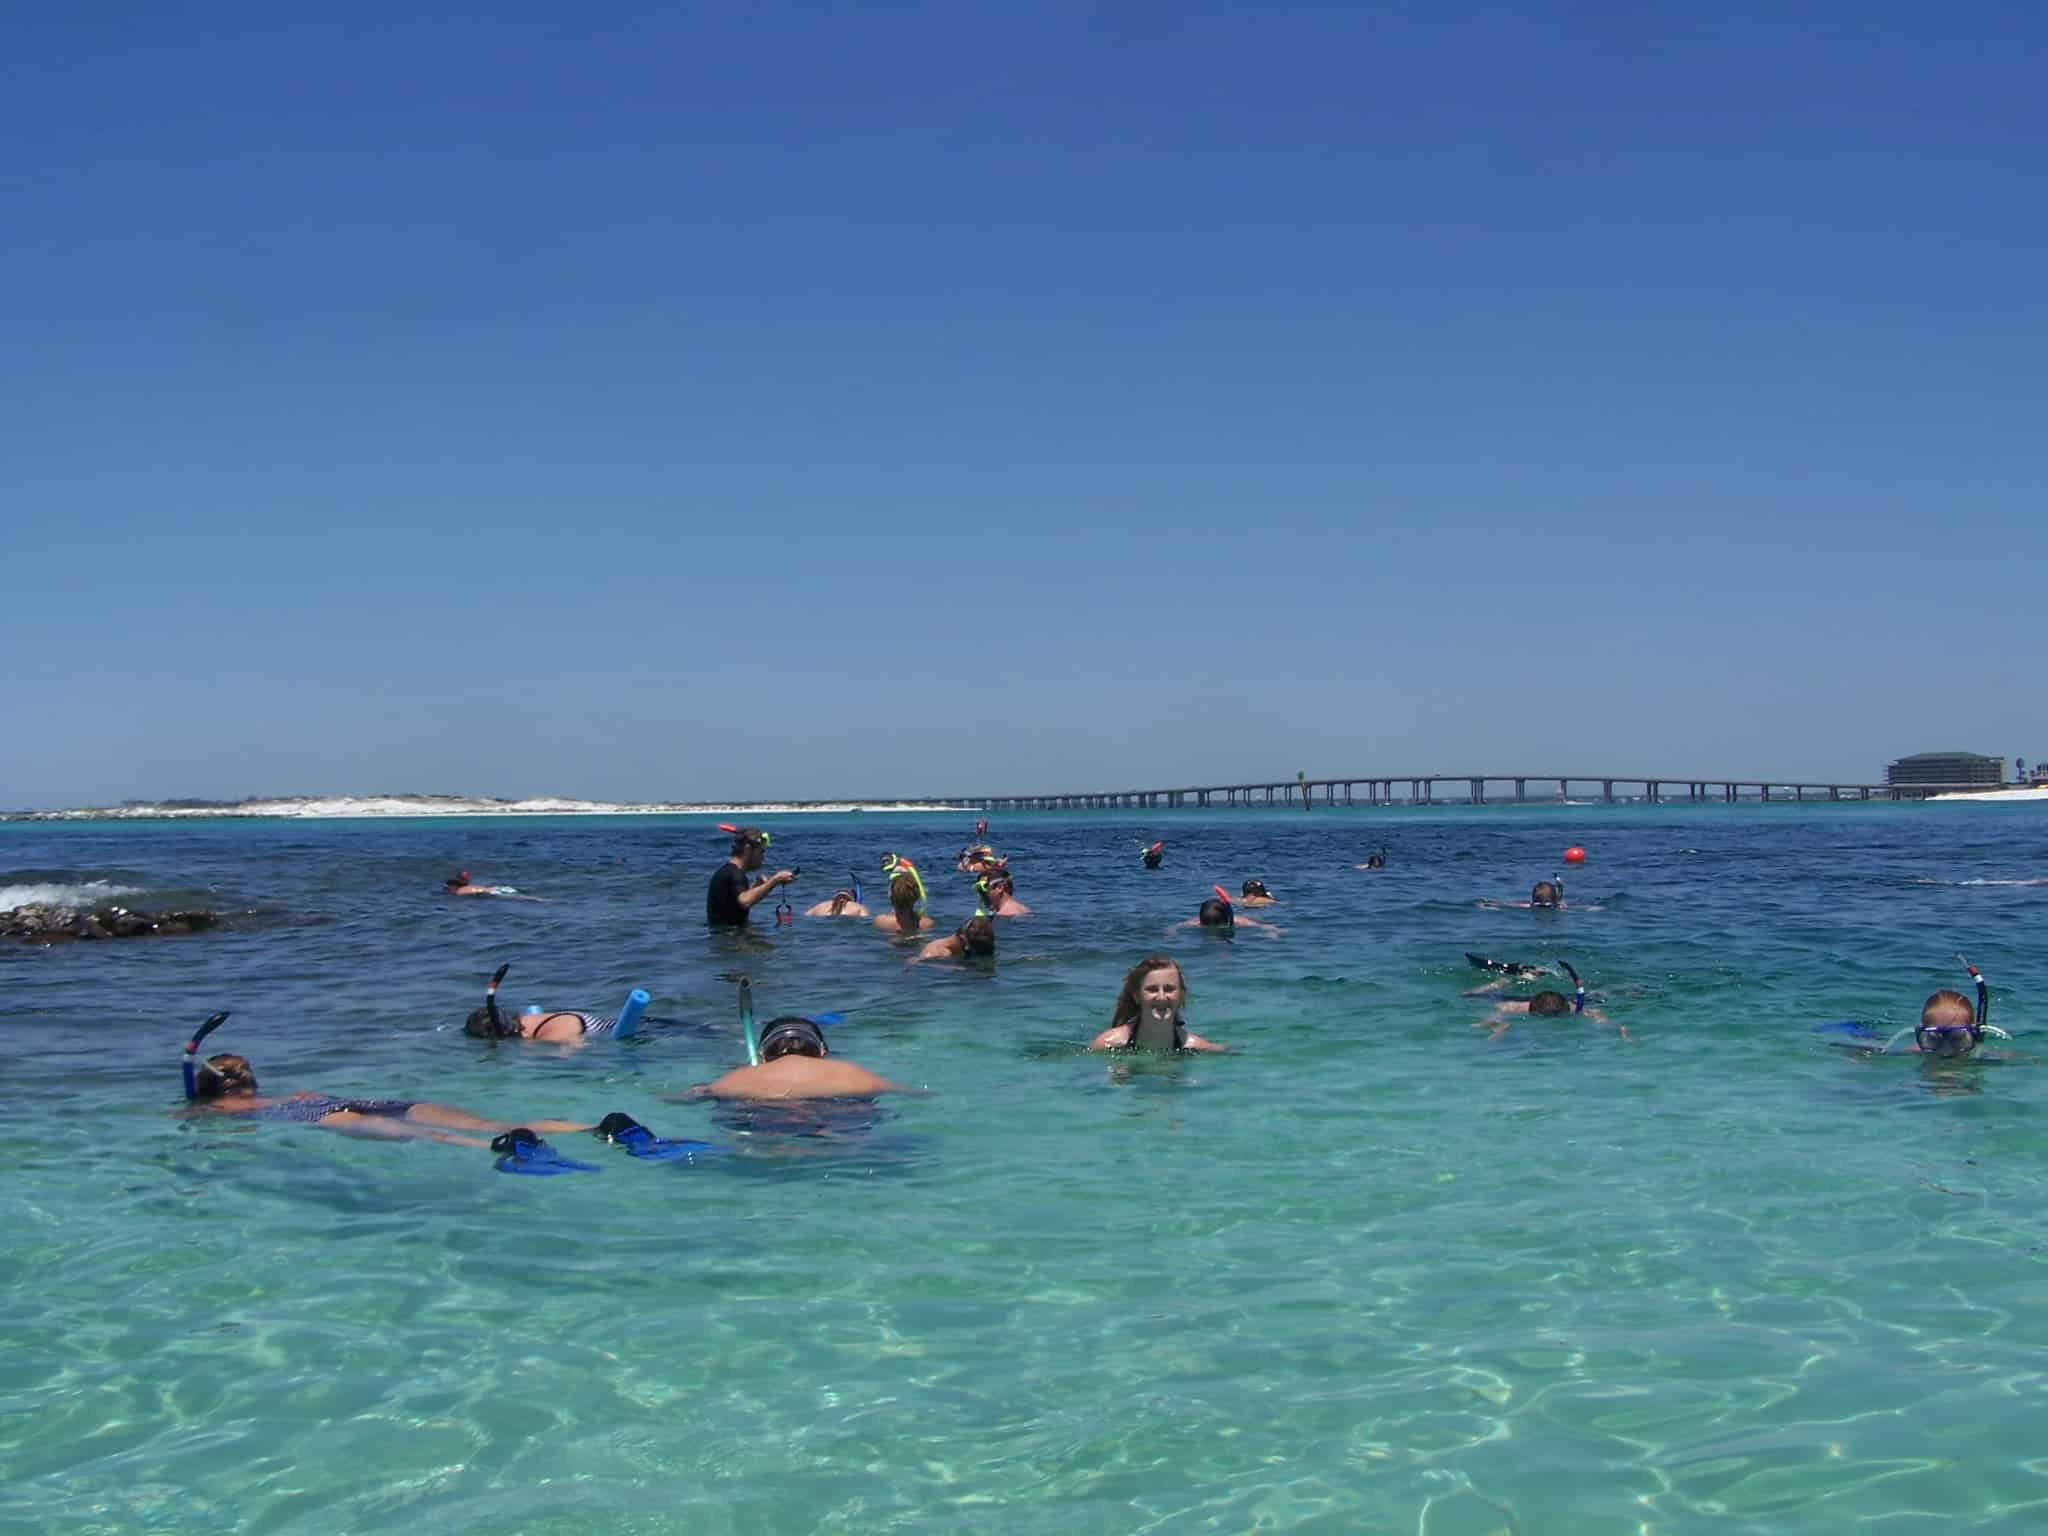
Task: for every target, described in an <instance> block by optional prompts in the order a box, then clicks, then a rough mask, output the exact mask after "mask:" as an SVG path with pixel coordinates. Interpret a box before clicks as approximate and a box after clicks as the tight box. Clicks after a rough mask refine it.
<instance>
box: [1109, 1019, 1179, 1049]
mask: <svg viewBox="0 0 2048 1536" xmlns="http://www.w3.org/2000/svg"><path fill="white" fill-rule="evenodd" d="M1190 1038H1192V1037H1190ZM1130 1043H1131V1026H1130V1025H1128V1024H1112V1025H1110V1027H1109V1028H1108V1029H1105V1030H1104V1031H1103V1032H1102V1033H1101V1034H1099V1035H1097V1036H1096V1037H1095V1038H1094V1039H1093V1040H1090V1041H1089V1042H1088V1049H1089V1050H1091V1051H1120V1050H1122V1049H1123V1048H1124V1047H1125V1046H1127V1045H1129V1044H1130Z"/></svg>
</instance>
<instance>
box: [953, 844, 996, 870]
mask: <svg viewBox="0 0 2048 1536" xmlns="http://www.w3.org/2000/svg"><path fill="white" fill-rule="evenodd" d="M1009 862H1010V861H1009V860H1008V859H1005V858H1000V857H998V856H997V854H996V851H995V849H993V848H991V847H989V846H988V845H987V844H986V843H981V844H978V845H976V846H975V847H972V848H962V849H961V850H960V852H959V855H958V856H957V857H956V858H955V859H954V860H953V867H954V868H955V869H957V870H959V871H960V873H961V874H963V875H986V874H992V873H994V872H995V871H996V870H999V869H1003V868H1005V867H1006V866H1007V865H1008V864H1009Z"/></svg>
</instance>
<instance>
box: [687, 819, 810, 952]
mask: <svg viewBox="0 0 2048 1536" xmlns="http://www.w3.org/2000/svg"><path fill="white" fill-rule="evenodd" d="M767 849H768V834H767V833H766V832H763V831H762V830H761V829H760V828H759V827H741V828H740V829H739V830H738V831H737V832H735V833H733V835H732V857H731V858H729V859H727V860H726V861H725V862H724V863H723V864H721V865H719V866H718V873H717V874H715V875H713V876H712V877H711V890H710V891H709V893H708V894H707V895H706V896H705V898H704V921H705V922H707V923H709V924H710V925H711V926H712V927H714V928H744V927H746V925H747V912H748V910H749V909H750V908H751V907H752V906H753V905H754V903H755V902H757V901H759V900H760V899H761V898H762V897H763V896H766V895H767V894H768V893H769V892H770V891H772V890H774V889H775V888H776V887H777V886H779V885H787V884H789V882H790V881H792V880H794V879H795V878H796V876H795V875H794V874H793V873H791V872H790V871H789V870H786V869H778V870H777V871H775V873H774V874H772V875H769V876H767V877H766V878H764V879H760V880H754V881H749V880H748V879H747V875H748V874H749V873H750V872H751V871H753V870H757V869H759V868H760V867H761V861H762V857H763V855H764V854H765V853H766V852H767Z"/></svg>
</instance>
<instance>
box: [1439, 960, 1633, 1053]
mask: <svg viewBox="0 0 2048 1536" xmlns="http://www.w3.org/2000/svg"><path fill="white" fill-rule="evenodd" d="M1557 963H1558V965H1559V966H1561V967H1562V968H1563V970H1564V973H1565V974H1566V975H1567V976H1569V977H1571V979H1572V995H1571V996H1570V997H1566V996H1565V995H1564V994H1563V993H1562V992H1559V991H1557V990H1556V989H1554V988H1551V987H1545V988H1543V989H1542V990H1541V991H1539V992H1537V993H1535V994H1534V995H1533V996H1531V997H1528V998H1523V999H1519V1000H1513V1001H1508V1002H1502V1003H1498V1004H1496V1005H1495V1006H1494V1010H1493V1017H1492V1018H1490V1019H1481V1020H1480V1021H1479V1022H1478V1023H1476V1024H1474V1025H1473V1026H1472V1027H1473V1028H1474V1029H1484V1030H1489V1031H1491V1033H1490V1034H1489V1035H1488V1038H1489V1039H1493V1040H1498V1039H1499V1038H1500V1037H1501V1036H1502V1035H1504V1034H1506V1033H1507V1032H1508V1030H1509V1029H1510V1028H1512V1027H1513V1025H1514V1022H1515V1020H1516V1019H1518V1018H1523V1017H1527V1018H1533V1019H1562V1018H1584V1019H1591V1020H1592V1021H1593V1022H1594V1023H1595V1024H1605V1023H1607V1022H1608V1020H1607V1015H1606V1014H1604V1013H1602V1012H1601V1011H1600V1010H1599V1009H1597V1008H1588V1007H1587V1006H1586V984H1585V983H1584V982H1583V981H1581V980H1579V973H1578V972H1577V971H1575V970H1573V969H1572V968H1571V964H1570V962H1569V961H1564V960H1560V961H1558V962H1557ZM1496 985H1497V983H1496ZM1487 990H1488V988H1485V987H1482V988H1479V989H1477V990H1476V991H1472V992H1467V993H1466V994H1465V995H1466V996H1467V997H1478V996H1480V995H1482V994H1483V993H1484V992H1486V991H1487ZM1615 1030H1616V1032H1617V1033H1618V1034H1619V1035H1620V1036H1621V1038H1622V1039H1624V1040H1627V1039H1628V1026H1627V1025H1624V1024H1617V1025H1616V1026H1615ZM1631 1043H1633V1042H1631Z"/></svg>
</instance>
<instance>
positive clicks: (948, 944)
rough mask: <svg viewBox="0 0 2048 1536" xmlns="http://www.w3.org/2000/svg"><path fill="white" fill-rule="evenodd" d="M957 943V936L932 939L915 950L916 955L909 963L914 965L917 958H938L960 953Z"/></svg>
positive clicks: (958, 941)
mask: <svg viewBox="0 0 2048 1536" xmlns="http://www.w3.org/2000/svg"><path fill="white" fill-rule="evenodd" d="M959 944H960V940H959V938H958V937H957V936H954V937H951V938H944V939H933V940H932V941H931V943H929V944H927V945H925V947H924V948H923V949H920V950H919V951H918V952H917V954H916V956H915V957H914V958H913V959H912V960H911V962H910V963H911V964H912V965H915V964H917V962H918V961H919V960H940V959H944V958H945V957H946V956H948V955H957V954H959V953H960V950H959V948H958V946H959Z"/></svg>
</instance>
